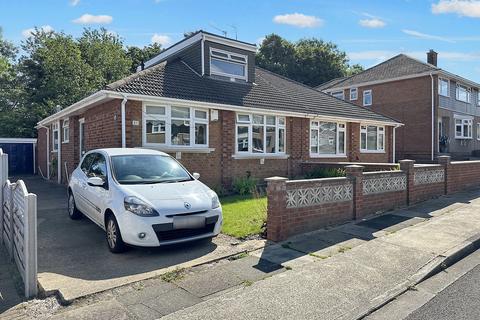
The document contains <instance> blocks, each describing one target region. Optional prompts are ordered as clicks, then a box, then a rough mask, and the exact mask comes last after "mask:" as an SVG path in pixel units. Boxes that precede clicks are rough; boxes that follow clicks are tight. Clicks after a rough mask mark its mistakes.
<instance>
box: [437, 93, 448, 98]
mask: <svg viewBox="0 0 480 320" xmlns="http://www.w3.org/2000/svg"><path fill="white" fill-rule="evenodd" d="M438 95H439V96H440V97H445V98H450V96H447V95H444V94H441V93H439V94H438Z"/></svg>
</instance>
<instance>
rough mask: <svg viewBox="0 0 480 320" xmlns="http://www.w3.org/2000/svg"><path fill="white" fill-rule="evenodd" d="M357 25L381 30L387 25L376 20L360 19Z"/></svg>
mask: <svg viewBox="0 0 480 320" xmlns="http://www.w3.org/2000/svg"><path fill="white" fill-rule="evenodd" d="M358 23H359V24H360V25H361V26H362V27H365V28H383V27H385V26H386V25H387V24H386V23H385V21H383V20H381V19H378V18H370V19H361V20H360V21H358Z"/></svg>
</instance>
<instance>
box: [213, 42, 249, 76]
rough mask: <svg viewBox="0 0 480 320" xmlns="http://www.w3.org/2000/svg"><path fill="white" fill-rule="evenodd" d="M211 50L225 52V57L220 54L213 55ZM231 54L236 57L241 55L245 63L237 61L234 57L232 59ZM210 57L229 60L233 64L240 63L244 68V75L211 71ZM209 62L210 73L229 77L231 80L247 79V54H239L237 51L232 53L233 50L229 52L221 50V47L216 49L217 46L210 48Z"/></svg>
mask: <svg viewBox="0 0 480 320" xmlns="http://www.w3.org/2000/svg"><path fill="white" fill-rule="evenodd" d="M213 51H217V52H220V53H223V54H226V55H227V57H226V58H225V57H221V56H218V55H217V56H215V53H214V52H213ZM232 56H236V57H241V58H243V59H245V63H242V62H241V61H238V60H235V59H232ZM212 59H215V60H221V61H226V62H229V63H234V64H238V65H241V66H243V68H244V76H239V75H235V74H229V73H224V72H216V71H212ZM209 63H210V75H217V76H222V77H227V78H230V79H231V80H232V79H233V80H235V79H240V80H245V81H247V79H248V56H247V55H244V54H239V53H234V52H230V51H225V50H221V49H217V48H212V47H211V48H210V60H209Z"/></svg>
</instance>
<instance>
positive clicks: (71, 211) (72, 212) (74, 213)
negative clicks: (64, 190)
mask: <svg viewBox="0 0 480 320" xmlns="http://www.w3.org/2000/svg"><path fill="white" fill-rule="evenodd" d="M68 216H69V217H70V219H72V220H78V219H80V218H81V217H82V213H81V212H80V211H78V209H77V205H76V204H75V197H74V196H73V193H71V192H70V193H69V194H68Z"/></svg>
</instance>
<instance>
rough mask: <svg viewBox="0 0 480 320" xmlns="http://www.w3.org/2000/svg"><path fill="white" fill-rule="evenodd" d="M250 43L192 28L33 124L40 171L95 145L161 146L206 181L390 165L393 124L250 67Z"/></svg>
mask: <svg viewBox="0 0 480 320" xmlns="http://www.w3.org/2000/svg"><path fill="white" fill-rule="evenodd" d="M255 53H256V46H255V45H254V44H249V43H245V42H241V41H237V40H233V39H228V38H224V37H220V36H217V35H213V34H210V33H207V32H203V31H199V32H197V33H195V34H193V35H192V36H190V37H188V38H185V39H184V40H182V41H180V42H178V43H176V44H175V45H173V46H171V47H170V48H168V49H166V50H165V51H163V52H162V53H160V54H159V55H158V56H156V57H154V58H153V59H151V60H149V61H147V62H146V63H145V64H144V65H142V66H141V67H140V69H141V70H139V71H138V72H137V73H135V74H133V75H131V76H129V77H126V78H124V79H122V80H119V81H117V82H115V83H112V84H110V85H108V86H106V87H105V88H104V89H103V90H100V91H98V92H96V93H94V94H92V95H90V96H88V97H86V98H85V99H83V100H81V101H78V102H77V103H75V104H73V105H71V106H68V107H66V108H65V109H63V110H61V111H59V112H57V113H55V114H53V115H51V116H49V117H48V118H46V119H43V120H42V121H40V122H39V123H38V125H37V129H38V163H39V167H40V170H41V172H42V173H43V174H44V175H48V176H49V177H50V178H55V179H57V181H58V182H59V183H65V182H66V177H67V176H66V173H68V174H70V173H71V172H72V171H73V170H74V168H75V167H76V166H77V165H78V162H79V160H80V159H81V157H82V155H83V154H84V153H85V152H86V151H88V150H92V149H95V148H104V147H128V148H149V149H158V150H162V151H165V152H167V153H169V154H171V155H173V156H174V157H176V158H177V159H179V160H180V161H181V162H182V163H183V164H184V165H185V166H186V167H187V168H188V169H189V170H190V171H192V172H199V173H200V174H201V180H202V181H204V182H205V183H207V184H208V185H210V186H211V187H220V186H222V187H225V188H229V187H230V186H231V183H232V180H233V179H234V178H235V177H244V176H247V175H251V176H253V177H256V178H259V179H262V178H265V177H268V176H274V175H281V176H288V177H294V176H296V175H298V174H299V172H300V165H301V163H302V162H305V161H344V162H355V161H356V162H358V161H360V162H378V163H381V162H383V163H384V162H394V159H395V158H394V148H393V143H392V142H393V140H394V139H395V138H394V128H396V127H398V126H400V125H401V124H400V123H399V122H397V121H396V120H393V119H391V118H389V117H386V116H383V115H381V114H379V113H375V112H373V111H371V110H369V109H367V108H364V107H360V106H356V105H354V104H352V103H350V102H346V101H342V100H340V99H336V98H334V97H332V96H330V95H327V94H325V93H322V92H318V91H317V90H314V89H312V88H309V87H307V86H304V85H302V84H299V83H297V82H294V81H292V80H289V79H286V78H284V77H281V76H279V75H276V74H274V73H271V72H269V71H266V70H264V69H261V68H258V67H256V66H255Z"/></svg>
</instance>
